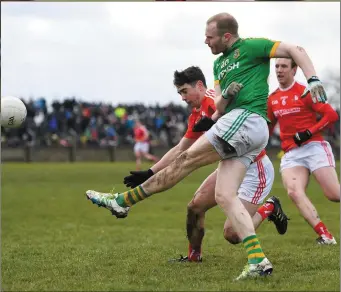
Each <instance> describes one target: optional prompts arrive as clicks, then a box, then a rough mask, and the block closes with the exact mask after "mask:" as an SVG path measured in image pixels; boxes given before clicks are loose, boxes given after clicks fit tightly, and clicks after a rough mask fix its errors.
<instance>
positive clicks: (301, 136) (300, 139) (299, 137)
mask: <svg viewBox="0 0 341 292" xmlns="http://www.w3.org/2000/svg"><path fill="white" fill-rule="evenodd" d="M312 135H313V134H312V133H311V132H310V131H309V130H305V131H304V132H297V133H296V134H295V135H294V141H295V143H296V145H297V146H301V145H302V143H304V142H306V141H308V140H309V139H310V138H311V136H312Z"/></svg>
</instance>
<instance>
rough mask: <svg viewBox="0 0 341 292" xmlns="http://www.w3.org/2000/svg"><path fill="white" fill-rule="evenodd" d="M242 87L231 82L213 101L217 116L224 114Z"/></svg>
mask: <svg viewBox="0 0 341 292" xmlns="http://www.w3.org/2000/svg"><path fill="white" fill-rule="evenodd" d="M242 88H243V85H242V84H240V83H237V82H232V83H231V84H230V85H229V86H228V87H227V88H226V89H225V90H224V91H223V92H222V94H220V95H219V96H217V97H216V99H215V102H214V103H215V106H216V109H217V111H218V113H219V114H221V115H222V114H224V113H225V110H226V107H228V106H229V105H230V104H231V102H232V100H233V99H234V98H236V97H237V95H238V93H239V91H240V90H241V89H242Z"/></svg>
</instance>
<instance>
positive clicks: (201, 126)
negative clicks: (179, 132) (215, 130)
mask: <svg viewBox="0 0 341 292" xmlns="http://www.w3.org/2000/svg"><path fill="white" fill-rule="evenodd" d="M214 124H215V121H213V120H212V119H211V118H209V117H206V116H205V117H202V118H201V119H200V120H199V121H198V122H197V123H196V124H195V125H194V127H193V129H192V131H193V132H204V131H208V130H209V129H211V127H212V126H213V125H214Z"/></svg>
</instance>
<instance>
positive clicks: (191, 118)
mask: <svg viewBox="0 0 341 292" xmlns="http://www.w3.org/2000/svg"><path fill="white" fill-rule="evenodd" d="M194 125H195V117H194V116H193V115H190V116H189V118H188V127H187V131H186V133H185V135H184V137H185V138H187V139H198V138H199V137H200V136H201V135H202V134H203V132H193V127H194Z"/></svg>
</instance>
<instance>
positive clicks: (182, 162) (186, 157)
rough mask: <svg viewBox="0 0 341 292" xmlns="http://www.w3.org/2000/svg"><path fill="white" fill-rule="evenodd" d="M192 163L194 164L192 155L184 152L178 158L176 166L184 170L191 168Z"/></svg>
mask: <svg viewBox="0 0 341 292" xmlns="http://www.w3.org/2000/svg"><path fill="white" fill-rule="evenodd" d="M191 162H192V158H191V155H190V154H189V153H188V151H184V152H182V153H181V154H180V155H179V156H178V157H177V158H176V165H178V166H179V167H182V168H184V167H188V166H190V165H191Z"/></svg>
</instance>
